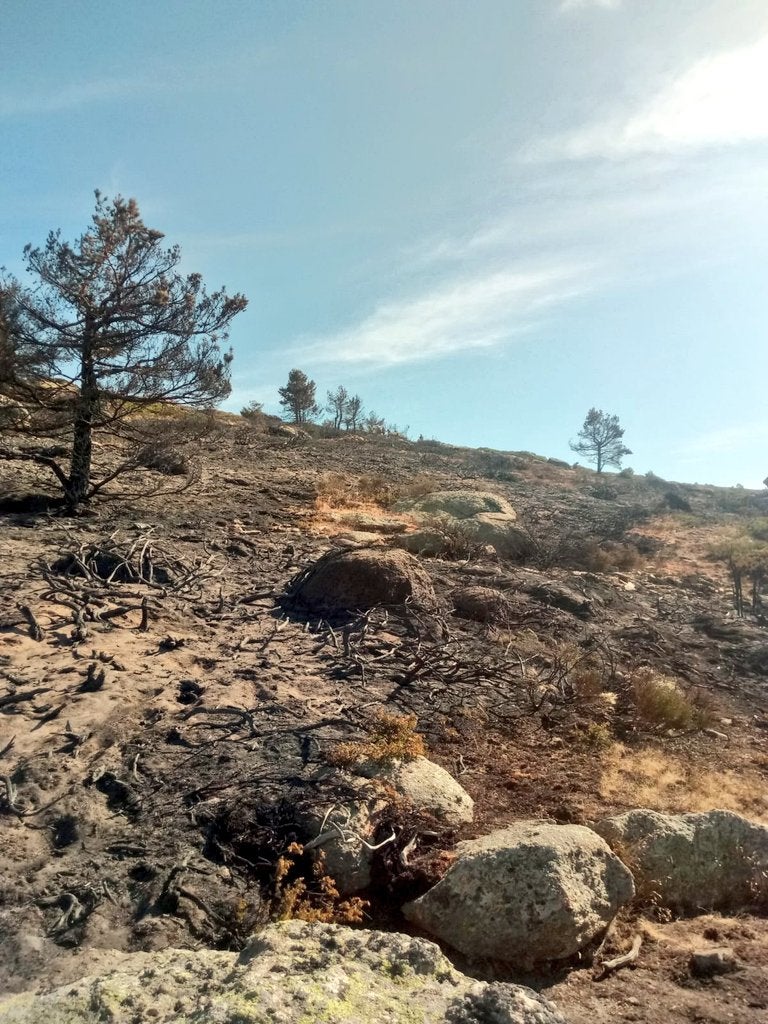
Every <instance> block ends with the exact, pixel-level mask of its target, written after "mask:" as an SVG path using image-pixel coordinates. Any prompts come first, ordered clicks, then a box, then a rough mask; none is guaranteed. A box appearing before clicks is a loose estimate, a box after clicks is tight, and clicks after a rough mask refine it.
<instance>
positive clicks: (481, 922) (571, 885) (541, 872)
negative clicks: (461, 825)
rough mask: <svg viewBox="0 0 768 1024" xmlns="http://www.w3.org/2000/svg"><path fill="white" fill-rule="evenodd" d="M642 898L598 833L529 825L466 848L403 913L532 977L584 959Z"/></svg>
mask: <svg viewBox="0 0 768 1024" xmlns="http://www.w3.org/2000/svg"><path fill="white" fill-rule="evenodd" d="M634 891H635V890H634V883H633V880H632V875H631V874H630V872H629V870H628V869H627V868H626V867H625V866H624V864H622V862H621V861H620V860H619V858H618V857H616V856H615V854H613V853H612V851H611V849H610V847H609V846H608V844H607V843H605V842H603V841H602V840H601V839H600V837H599V836H597V835H596V833H594V832H592V830H591V829H588V828H585V827H583V826H581V825H551V824H548V823H541V822H520V823H518V824H515V825H510V826H509V827H508V828H505V829H501V830H499V831H497V832H493V833H491V834H490V835H487V836H484V837H483V838H481V839H472V840H469V841H467V842H464V843H459V845H458V847H457V859H456V860H455V862H454V863H453V864H452V865H451V867H450V868H449V869H448V871H447V872H446V874H445V876H444V877H443V878H442V879H441V881H439V882H438V883H437V885H435V886H434V887H433V888H432V889H430V890H429V891H428V892H426V893H425V894H424V895H423V896H421V897H420V898H419V899H417V900H414V901H413V902H412V903H408V904H406V906H405V907H404V908H403V910H404V913H405V916H406V917H407V918H408V920H409V921H412V922H413V923H414V924H416V925H418V926H419V927H420V928H423V929H424V931H426V932H428V933H429V934H430V935H434V936H435V937H436V938H438V939H440V940H442V941H443V942H446V943H448V944H449V945H450V946H453V947H454V948H455V949H457V950H459V951H460V952H461V953H464V954H465V956H468V957H470V958H471V959H473V960H499V961H501V962H505V963H508V964H511V965H513V966H515V967H518V968H520V969H523V970H527V969H530V968H531V967H532V966H533V964H535V963H537V962H543V961H552V960H564V959H567V958H568V957H571V956H574V955H575V954H576V953H578V952H579V951H580V950H582V949H584V948H585V947H586V946H588V945H589V944H590V943H591V942H592V941H593V940H595V939H596V938H597V937H598V936H599V935H601V934H602V933H603V932H604V931H605V929H606V928H607V927H608V925H609V924H610V923H611V921H612V920H613V918H614V917H615V915H616V913H617V911H618V910H619V909H620V908H621V907H622V906H623V905H624V904H625V903H627V902H628V900H630V899H631V898H632V896H633V895H634Z"/></svg>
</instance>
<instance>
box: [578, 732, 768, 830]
mask: <svg viewBox="0 0 768 1024" xmlns="http://www.w3.org/2000/svg"><path fill="white" fill-rule="evenodd" d="M598 791H599V795H600V797H601V798H602V799H603V800H604V801H605V802H606V803H609V804H616V805H619V806H624V807H648V808H650V809H651V810H656V811H670V812H673V813H680V814H682V813H685V812H687V811H711V810H714V809H716V808H722V809H724V810H729V811H736V812H737V813H738V814H744V815H746V816H747V817H750V818H752V819H753V820H755V821H762V822H764V823H768V803H766V798H765V796H764V793H765V778H764V777H763V776H761V775H760V774H759V772H756V771H753V770H750V769H747V768H742V769H740V770H739V771H734V770H731V769H723V770H721V771H714V770H707V769H703V768H702V767H701V765H700V764H695V763H688V762H686V761H685V760H683V759H682V758H679V757H676V756H674V755H672V754H668V753H666V752H665V751H662V750H659V749H657V748H655V747H646V748H644V749H639V750H631V749H629V748H627V747H625V746H623V745H622V744H618V743H617V744H616V745H615V746H614V747H613V748H612V750H611V751H610V752H609V753H608V754H607V755H606V757H605V759H604V761H603V771H602V776H601V778H600V783H599V790H598Z"/></svg>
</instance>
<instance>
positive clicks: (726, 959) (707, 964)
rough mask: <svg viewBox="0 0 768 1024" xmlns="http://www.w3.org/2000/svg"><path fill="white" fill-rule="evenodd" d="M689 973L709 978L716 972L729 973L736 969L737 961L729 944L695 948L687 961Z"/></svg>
mask: <svg viewBox="0 0 768 1024" xmlns="http://www.w3.org/2000/svg"><path fill="white" fill-rule="evenodd" d="M688 966H689V967H690V970H691V974H694V975H695V976H696V977H697V978H711V977H713V976H714V975H716V974H730V972H731V971H735V970H738V967H739V962H738V960H737V959H736V954H735V953H734V951H733V950H732V949H731V948H730V946H720V947H718V948H717V949H700V950H696V951H695V952H694V953H693V954H692V955H691V959H690V962H689V965H688Z"/></svg>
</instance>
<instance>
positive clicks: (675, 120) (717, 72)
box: [527, 35, 768, 159]
mask: <svg viewBox="0 0 768 1024" xmlns="http://www.w3.org/2000/svg"><path fill="white" fill-rule="evenodd" d="M766 95H768V35H765V36H763V37H762V38H761V39H759V40H758V41H757V42H755V43H752V44H751V45H749V46H743V47H740V48H738V49H735V50H728V51H726V52H724V53H719V54H715V55H712V56H709V57H704V58H702V59H701V60H698V61H697V62H696V63H695V64H694V65H692V66H691V67H690V68H688V70H686V71H684V72H683V73H682V74H680V75H678V76H677V77H676V78H674V79H672V80H671V81H670V82H669V84H668V85H666V86H665V87H664V88H662V89H661V90H660V91H659V92H658V93H657V94H656V95H655V96H654V97H653V98H652V99H651V100H650V101H649V102H648V103H646V104H645V105H644V106H642V107H641V108H640V109H639V110H637V111H635V112H634V113H631V114H629V115H626V114H625V115H623V116H621V117H619V116H617V117H614V118H612V119H609V120H608V121H605V122H602V123H598V124H594V125H587V126H585V127H583V128H581V129H578V130H577V131H575V132H572V133H569V134H566V135H563V136H560V137H559V138H555V139H549V140H545V141H544V142H542V143H539V144H535V145H534V146H532V147H530V148H529V151H528V153H527V155H528V156H530V157H533V158H538V159H541V158H563V157H564V158H570V159H581V158H584V157H594V156H607V157H624V156H631V155H635V154H641V153H663V152H670V151H681V150H682V151H684V150H690V149H695V148H701V147H706V146H728V145H736V144H739V143H745V142H754V141H758V140H761V139H766V138H768V103H766Z"/></svg>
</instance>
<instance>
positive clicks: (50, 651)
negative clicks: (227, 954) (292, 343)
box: [0, 417, 768, 1021]
mask: <svg viewBox="0 0 768 1024" xmlns="http://www.w3.org/2000/svg"><path fill="white" fill-rule="evenodd" d="M197 458H198V459H199V463H200V467H201V475H200V480H199V482H198V483H197V484H196V485H195V486H193V487H191V488H189V489H188V490H186V491H184V492H183V493H180V494H178V495H176V496H175V497H168V496H165V497H149V498H146V499H143V500H141V501H137V500H135V499H134V500H130V499H121V498H118V497H114V498H112V499H109V498H105V499H103V500H101V501H100V502H98V503H96V504H94V505H93V506H92V508H90V509H88V510H87V514H85V515H82V516H79V517H77V518H64V517H61V516H60V515H58V514H57V513H56V510H55V509H54V508H53V507H52V505H51V506H49V505H48V499H47V497H46V489H45V481H44V479H43V478H41V477H39V476H38V475H37V474H38V471H37V470H35V468H34V467H32V466H30V465H25V466H22V468H21V469H20V470H19V469H18V468H16V467H14V470H13V475H11V473H10V472H4V474H3V475H2V476H0V492H4V497H3V502H4V503H3V506H2V508H3V510H2V512H0V555H1V556H2V567H3V568H2V576H3V590H2V595H1V596H0V678H1V679H2V688H1V689H0V752H2V753H1V754H0V774H2V776H3V781H2V784H1V785H0V830H2V847H1V852H0V871H1V872H2V877H3V880H4V885H3V888H2V896H1V897H0V901H1V903H0V914H1V915H2V937H1V938H0V943H1V946H0V952H1V953H2V961H3V965H4V969H3V978H4V988H6V989H8V990H19V989H23V988H28V987H30V985H44V986H47V985H50V984H52V983H55V982H57V981H62V980H66V979H71V978H73V977H76V976H79V975H82V974H83V973H85V967H84V965H85V964H86V962H87V964H88V965H91V964H94V962H96V963H97V962H98V961H99V958H100V957H106V956H108V952H107V951H108V950H110V949H114V948H119V949H153V948H161V947H165V946H168V945H172V946H194V945H197V944H203V945H213V946H218V947H237V945H238V944H239V943H241V942H242V941H243V939H244V937H245V936H246V935H247V934H248V933H249V932H250V931H252V930H253V929H254V928H255V927H258V924H259V923H260V922H262V921H263V920H265V919H266V918H267V917H268V916H269V914H270V913H271V912H274V909H275V906H276V905H277V904H276V897H279V893H277V894H276V891H275V882H274V879H275V868H276V864H277V861H278V859H279V858H280V857H281V856H282V855H284V854H285V852H286V850H287V849H288V848H289V846H290V844H291V843H292V842H294V841H296V840H297V839H300V838H301V837H300V835H299V833H298V830H297V826H296V820H297V814H296V809H297V807H298V806H299V805H300V804H302V803H312V804H315V805H324V804H327V803H328V802H329V801H333V800H334V799H336V798H338V793H335V792H334V790H333V786H334V782H333V772H332V769H331V768H329V760H331V761H332V759H333V753H334V751H335V750H336V748H337V745H338V744H339V743H340V742H349V741H357V740H360V741H362V742H365V740H366V737H367V735H368V731H369V730H370V728H371V721H372V719H373V717H374V716H375V714H376V713H377V712H381V711H384V712H385V713H387V714H390V715H399V716H402V715H414V716H416V719H417V731H418V733H419V734H420V735H421V736H422V737H423V740H424V742H425V743H426V746H427V748H428V750H429V753H430V756H431V757H432V758H433V759H434V760H436V761H438V762H440V763H441V764H442V765H443V766H444V767H446V768H448V769H449V770H450V771H451V772H452V773H453V774H454V775H455V776H456V777H457V778H459V780H460V781H461V783H462V785H463V786H464V787H465V788H466V789H467V790H468V791H469V792H470V794H471V795H472V797H473V798H474V799H475V801H476V810H477V814H476V820H475V823H474V825H473V826H471V828H469V829H466V830H465V831H464V832H463V833H462V834H461V836H458V835H457V834H452V833H449V832H447V831H445V830H444V829H440V828H438V827H435V826H434V823H429V822H426V823H425V822H423V821H421V822H420V821H417V820H410V819H409V818H408V816H407V813H406V812H403V815H402V817H401V818H400V820H386V821H384V820H383V821H382V822H381V828H382V830H383V831H384V830H390V829H391V828H393V827H394V828H395V829H396V831H397V833H398V841H397V843H395V844H390V846H389V847H388V848H386V850H385V852H383V853H382V856H381V861H380V863H379V864H378V866H377V876H376V877H377V881H376V884H375V886H374V888H373V890H372V891H371V893H369V894H367V895H368V898H369V899H370V907H369V908H368V910H367V914H368V922H369V923H371V924H374V925H377V926H383V927H398V928H404V927H406V926H405V924H404V922H403V921H402V919H401V918H400V917H399V915H398V913H397V910H396V907H397V906H398V905H399V903H400V902H401V901H402V899H404V898H408V897H411V896H413V895H415V894H417V893H418V892H420V891H423V890H424V888H425V887H426V886H428V885H429V884H430V882H432V881H434V879H435V878H436V877H438V876H439V874H440V871H441V868H443V867H444V865H445V863H446V861H445V857H446V853H445V851H446V850H450V846H451V844H452V843H453V841H455V839H456V838H464V837H467V836H470V835H475V834H482V833H484V832H487V831H489V830H491V829H493V828H496V827H499V826H501V825H503V824H504V823H506V822H509V821H511V820H515V819H520V818H532V817H538V818H553V819H555V820H558V821H571V822H582V821H587V820H590V819H593V818H595V817H598V816H601V815H603V814H606V813H610V812H613V811H617V810H623V809H626V808H629V807H635V806H651V807H657V808H659V809H672V810H681V811H683V810H700V809H707V808H710V807H728V808H731V809H734V810H737V811H740V812H741V813H744V814H746V815H747V816H749V817H751V818H753V819H755V820H762V821H768V803H767V802H766V778H768V755H766V752H765V741H766V736H767V735H768V696H767V691H768V682H767V681H766V674H768V633H766V629H765V626H764V624H763V620H762V616H761V611H760V608H759V607H758V608H757V609H756V610H755V612H754V613H752V612H750V613H749V614H748V615H747V616H746V617H744V618H737V617H736V616H735V615H734V611H733V599H732V593H731V582H730V579H729V577H728V575H727V572H726V570H725V568H724V566H723V565H722V564H720V563H718V562H715V561H713V560H711V559H710V558H709V557H708V554H707V553H708V551H709V549H710V546H711V545H712V544H713V543H714V542H715V541H716V540H717V539H718V538H720V537H722V536H723V534H724V533H727V532H728V531H731V530H734V529H738V527H739V525H740V524H741V523H742V522H744V521H745V520H747V519H749V518H750V517H755V516H758V515H761V514H764V513H765V512H766V511H768V508H767V507H766V503H765V500H764V498H763V497H762V496H761V495H760V494H758V493H756V492H749V491H743V490H738V489H733V490H726V489H717V488H707V487H695V486H683V485H671V484H668V483H666V482H664V481H660V480H658V479H657V478H653V477H651V478H646V477H641V478H635V477H630V476H614V475H610V476H606V475H603V476H601V477H597V476H596V475H595V474H593V473H592V472H590V471H587V470H582V469H573V468H570V467H567V466H565V465H564V464H560V463H553V462H547V461H546V460H543V459H540V458H538V457H536V456H532V455H529V454H527V453H512V454H510V453H494V452H487V451H472V450H466V449H457V448H451V447H449V446H445V445H440V444H438V443H436V442H423V443H409V442H406V441H403V440H398V439H387V438H376V437H370V438H362V437H360V436H346V437H345V436H341V437H337V438H316V439H308V440H307V439H304V440H302V439H298V440H297V439H289V438H279V437H272V436H270V435H268V434H258V433H256V432H254V431H253V430H250V429H248V427H247V426H244V425H243V424H242V422H241V421H240V420H239V418H236V417H235V418H231V419H230V418H226V417H222V419H221V421H220V424H219V427H218V429H217V432H216V434H215V435H214V436H212V437H210V438H208V440H207V441H206V442H205V443H204V444H203V445H202V446H201V447H200V450H199V452H198V453H197ZM154 479H155V475H154V474H152V473H147V482H148V483H151V482H152V481H153V480H154ZM458 488H461V489H465V490H466V489H473V490H482V491H492V492H494V493H497V494H499V495H501V496H503V497H505V498H507V499H508V500H509V501H511V503H512V505H513V506H514V507H515V508H516V510H517V511H518V513H519V515H520V517H521V520H522V522H523V523H524V524H525V529H526V531H527V535H528V538H529V544H528V548H527V551H526V552H525V555H524V556H521V560H519V561H517V562H512V561H500V560H498V559H497V558H494V557H492V556H491V554H490V553H489V552H488V551H486V550H483V549H482V548H481V547H477V546H474V545H472V544H471V543H470V542H469V541H470V539H469V538H467V537H461V536H459V537H453V538H452V542H453V543H452V545H451V547H450V549H448V548H447V549H446V551H445V552H444V553H445V554H450V555H451V556H452V557H451V558H445V557H443V558H423V559H421V564H422V566H423V568H424V569H425V571H426V572H427V573H428V574H429V577H430V579H431V582H432V585H433V587H434V590H435V593H436V595H437V598H438V602H439V608H438V610H437V612H435V611H434V610H433V611H431V612H430V613H429V614H427V613H425V612H422V611H421V610H419V609H417V608H409V607H407V606H406V608H405V609H403V608H394V607H393V608H389V607H385V606H379V607H375V608H373V609H370V610H365V611H363V612H361V613H359V614H350V615H349V616H345V617H336V618H330V619H329V618H327V617H324V616H319V615H316V614H312V612H311V611H308V610H306V609H301V608H299V607H297V606H296V604H295V602H292V601H291V598H290V594H291V587H290V584H291V581H292V580H294V579H295V578H296V577H297V576H298V575H299V574H300V573H302V572H303V571H304V570H305V569H307V567H309V566H311V565H312V564H313V563H314V562H315V561H316V560H317V559H319V558H320V557H321V556H322V555H323V554H324V553H325V552H327V551H328V550H329V548H331V547H334V546H341V547H344V546H354V545H360V544H367V545H373V546H378V545H384V546H389V545H391V544H392V543H393V541H394V539H395V538H396V537H397V536H399V535H400V534H403V533H405V532H407V531H408V530H411V529H413V527H414V523H413V521H412V520H411V518H410V517H409V516H408V514H406V513H397V512H394V511H393V510H392V505H393V504H394V502H395V501H396V500H397V499H398V498H400V497H403V496H408V495H413V494H417V493H424V492H425V491H429V490H435V491H437V490H451V489H458ZM51 497H53V495H51ZM468 587H475V588H477V587H481V588H485V589H486V590H487V589H489V588H490V589H493V590H495V591H496V592H500V593H502V594H503V595H504V597H505V599H506V601H505V609H506V612H505V615H504V616H501V617H499V616H495V617H493V618H492V620H491V621H474V620H472V619H467V618H461V617H459V616H457V615H456V614H455V613H454V606H455V603H456V602H455V601H454V596H455V595H456V594H457V593H458V592H460V591H465V590H466V588H468ZM638 670H646V671H647V672H656V673H659V674H663V675H665V676H672V677H674V678H675V679H676V680H678V683H679V685H680V687H681V689H682V690H683V691H684V692H685V693H686V695H687V697H689V698H690V700H691V703H692V706H693V707H694V709H695V711H696V716H695V718H694V719H693V720H691V721H690V722H688V723H686V724H678V725H672V726H670V724H669V723H668V722H667V723H665V722H664V721H657V722H653V721H651V720H649V719H647V718H646V719H643V717H642V715H640V713H639V706H638V693H637V690H636V687H635V683H634V682H633V680H636V678H637V672H638ZM414 837H417V844H416V846H415V847H411V850H415V853H414V854H413V856H410V857H409V858H408V859H407V863H405V864H404V863H403V859H401V858H400V856H399V855H400V853H401V851H402V850H403V848H404V847H405V846H406V845H407V844H408V843H410V842H411V840H412V839H413V838H414ZM292 864H293V866H292V867H291V871H292V872H293V873H294V874H296V875H297V874H299V873H300V872H301V871H302V870H303V868H304V865H303V864H302V863H301V860H300V858H298V857H296V858H294V861H293V862H292ZM278 902H279V900H278ZM635 913H641V914H642V916H641V917H640V918H637V919H633V920H632V922H631V923H630V922H626V923H622V924H620V925H619V927H618V928H617V930H616V934H615V937H614V939H613V940H612V941H614V942H615V943H616V944H617V948H618V945H619V944H620V943H621V940H622V936H623V934H625V932H622V929H627V930H628V929H630V927H631V928H632V929H633V930H636V929H637V928H638V927H640V928H642V929H644V930H645V932H646V936H647V941H646V946H645V951H644V954H643V957H642V958H641V961H640V966H639V967H638V968H637V970H636V971H634V972H624V973H622V974H617V975H615V976H614V977H612V978H610V979H608V980H607V981H606V982H604V983H602V984H601V985H596V984H595V983H593V982H592V981H591V975H589V973H588V972H587V971H584V970H581V971H575V972H574V973H572V974H569V975H562V976H560V977H556V978H553V977H551V976H545V975H542V976H541V977H540V978H538V979H534V980H535V981H536V984H537V985H538V986H539V987H542V986H543V987H545V988H546V989H547V990H548V991H550V992H551V994H552V995H553V997H554V998H555V1000H556V1001H557V1002H559V1004H560V1005H561V1006H562V1007H563V1009H564V1010H565V1011H566V1012H568V1013H570V1014H571V1016H572V1018H573V1019H574V1020H575V1021H581V1020H583V1021H587V1020H590V1021H594V1020H602V1019H605V1020H608V1019H610V1020H615V1019H626V1020H631V1019H635V1020H655V1019H657V1017H658V1019H661V1017H662V1016H663V1017H664V1018H665V1019H667V1020H690V1019H697V1020H712V1021H719V1020H739V1021H747V1020H760V1019H764V1018H765V1014H766V1008H765V991H766V989H767V988H768V984H767V983H766V954H765V945H766V943H765V940H766V937H767V936H768V928H767V927H766V922H765V919H764V918H763V917H761V916H753V917H745V918H743V919H738V920H731V919H721V918H706V919H705V918H696V919H693V920H691V921H682V922H667V921H664V920H661V921H660V920H657V919H656V916H655V915H654V913H653V908H650V909H649V908H648V907H645V908H642V911H641V910H637V911H635ZM638 921H639V922H640V924H638ZM706 928H709V929H715V930H716V931H719V933H721V934H722V935H723V936H726V937H728V938H729V941H731V942H732V943H733V944H734V945H735V946H736V948H737V952H740V953H741V955H742V956H743V959H744V961H745V963H746V964H747V966H746V967H745V969H744V970H743V971H741V972H739V973H738V974H736V975H732V976H729V977H728V978H726V979H723V980H721V981H718V982H714V983H712V982H710V983H703V982H695V981H693V980H692V979H690V977H689V976H688V974H687V971H686V969H685V964H686V962H687V954H688V952H689V951H690V948H691V945H692V944H695V943H696V942H697V941H700V940H701V938H702V936H703V934H704V930H705V929H706ZM626 934H628V931H627V932H626ZM464 966H466V965H464ZM483 970H484V971H486V973H487V972H488V971H490V970H491V968H490V967H489V966H488V965H485V966H484V968H483ZM528 980H530V979H528ZM761 993H762V994H761ZM651 1004H652V1005H651ZM729 1013H730V1014H731V1015H730V1016H728V1015H727V1014H729ZM654 1014H656V1015H657V1016H654ZM761 1014H762V1015H763V1016H760V1015H761Z"/></svg>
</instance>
